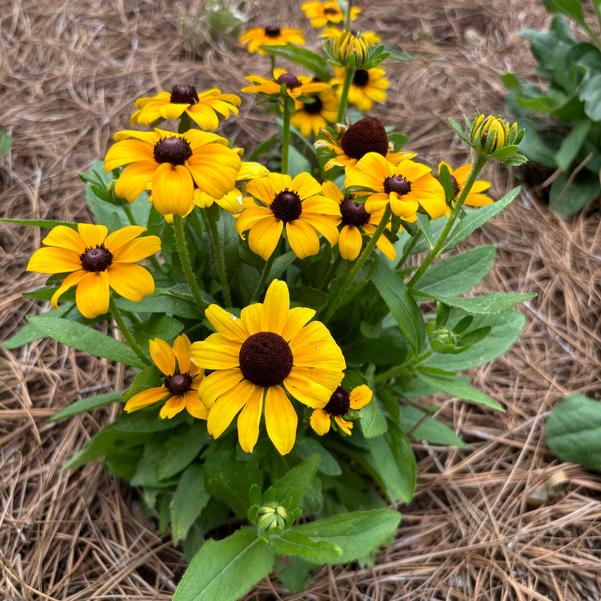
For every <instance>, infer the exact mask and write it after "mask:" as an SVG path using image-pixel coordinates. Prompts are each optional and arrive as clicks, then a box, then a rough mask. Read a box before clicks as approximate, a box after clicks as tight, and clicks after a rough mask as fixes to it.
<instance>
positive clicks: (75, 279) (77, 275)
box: [50, 270, 88, 309]
mask: <svg viewBox="0 0 601 601" xmlns="http://www.w3.org/2000/svg"><path fill="white" fill-rule="evenodd" d="M87 274H88V272H87V271H83V270H82V271H74V272H73V273H70V274H69V275H68V276H67V277H66V278H65V279H64V280H63V283H62V284H61V285H60V286H59V287H58V289H57V290H56V292H55V293H54V294H53V295H52V298H51V299H50V305H51V306H52V307H53V308H54V309H56V308H57V307H58V299H59V298H60V297H61V296H62V295H63V294H64V293H65V292H67V290H69V288H72V287H73V286H77V284H78V283H79V282H80V281H81V280H82V279H83V278H84V277H85V276H86V275H87Z"/></svg>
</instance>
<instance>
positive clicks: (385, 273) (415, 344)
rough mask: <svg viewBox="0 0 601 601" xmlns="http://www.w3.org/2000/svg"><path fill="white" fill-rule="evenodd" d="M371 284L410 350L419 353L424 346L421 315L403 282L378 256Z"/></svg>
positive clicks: (423, 329)
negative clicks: (386, 307)
mask: <svg viewBox="0 0 601 601" xmlns="http://www.w3.org/2000/svg"><path fill="white" fill-rule="evenodd" d="M376 261H377V262H376V269H375V271H374V273H373V278H372V282H373V284H374V286H375V287H376V289H377V290H378V293H379V294H380V296H381V297H382V300H383V301H384V302H385V303H386V305H387V306H388V309H389V310H390V313H391V314H392V316H393V317H394V320H395V321H396V323H397V325H398V326H399V330H400V331H401V333H402V334H403V336H404V337H405V338H406V339H407V342H408V343H409V345H410V346H411V348H412V349H413V350H414V351H415V352H416V353H419V351H420V349H421V348H422V346H423V344H424V336H425V333H424V332H425V328H424V320H423V317H422V314H421V312H420V310H419V307H418V306H417V303H416V302H415V301H414V300H413V298H412V297H411V295H410V294H409V291H408V289H407V286H406V285H405V282H403V279H402V278H401V277H400V276H399V275H398V274H396V273H395V272H394V271H392V269H390V267H389V266H388V265H387V263H386V261H385V259H383V258H382V257H380V256H378V258H377V259H376Z"/></svg>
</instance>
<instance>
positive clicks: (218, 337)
mask: <svg viewBox="0 0 601 601" xmlns="http://www.w3.org/2000/svg"><path fill="white" fill-rule="evenodd" d="M241 346H242V344H241V343H240V342H235V341H233V340H229V339H228V338H226V337H225V336H223V334H211V335H210V336H209V337H208V338H207V339H206V340H203V341H202V342H200V341H199V342H193V343H192V361H193V363H194V364H195V365H198V367H204V368H205V369H231V368H232V367H238V366H239V365H240V359H239V355H240V347H241Z"/></svg>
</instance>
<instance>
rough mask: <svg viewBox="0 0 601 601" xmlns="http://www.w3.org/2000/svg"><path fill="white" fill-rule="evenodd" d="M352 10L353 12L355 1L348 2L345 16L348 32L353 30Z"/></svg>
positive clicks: (349, 0) (348, 0)
mask: <svg viewBox="0 0 601 601" xmlns="http://www.w3.org/2000/svg"><path fill="white" fill-rule="evenodd" d="M351 10H353V0H347V3H346V14H345V15H344V28H345V29H346V30H347V31H350V29H351Z"/></svg>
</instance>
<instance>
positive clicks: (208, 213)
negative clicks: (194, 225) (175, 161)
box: [202, 205, 232, 307]
mask: <svg viewBox="0 0 601 601" xmlns="http://www.w3.org/2000/svg"><path fill="white" fill-rule="evenodd" d="M216 209H217V207H216V206H215V205H214V206H213V207H210V208H208V209H205V210H204V211H203V213H202V214H203V216H204V217H205V221H206V223H207V227H208V229H209V234H210V236H211V242H212V243H213V251H214V252H213V254H214V257H215V263H216V264H217V275H218V276H219V281H220V282H221V289H222V290H223V301H224V303H225V306H226V307H231V306H232V293H231V292H230V284H229V282H228V279H227V270H226V268H225V249H224V247H223V244H221V238H220V237H219V229H218V226H217V220H218V218H219V213H218V211H217V210H216Z"/></svg>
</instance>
